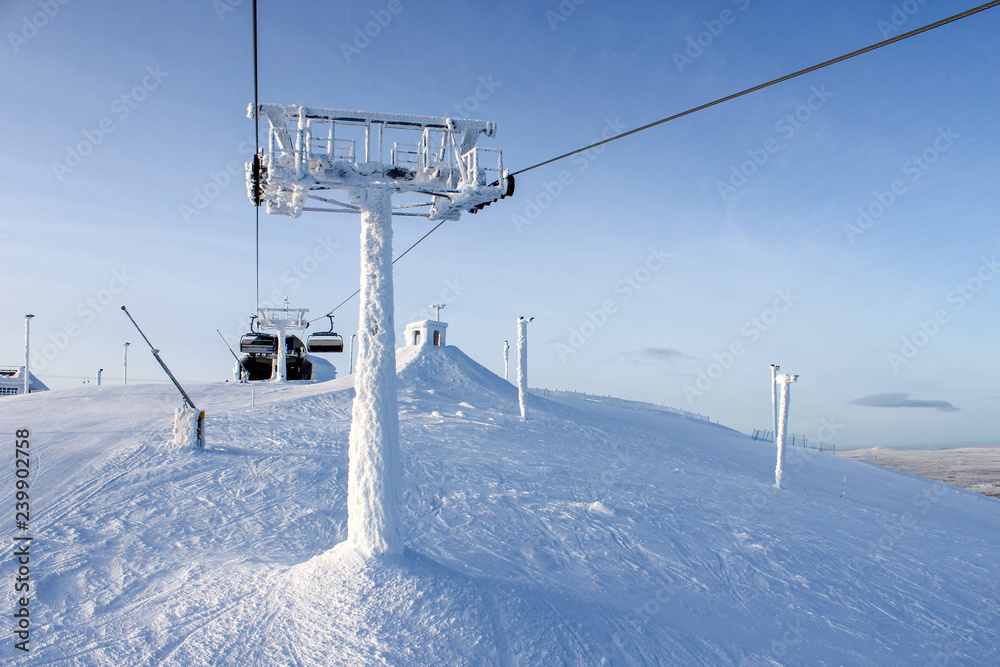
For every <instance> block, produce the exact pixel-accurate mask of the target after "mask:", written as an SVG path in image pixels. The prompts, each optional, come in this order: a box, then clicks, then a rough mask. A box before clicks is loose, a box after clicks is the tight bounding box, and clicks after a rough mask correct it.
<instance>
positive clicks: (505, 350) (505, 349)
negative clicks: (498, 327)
mask: <svg viewBox="0 0 1000 667" xmlns="http://www.w3.org/2000/svg"><path fill="white" fill-rule="evenodd" d="M509 351H510V343H508V342H507V341H504V342H503V379H504V380H506V379H507V355H508V353H509Z"/></svg>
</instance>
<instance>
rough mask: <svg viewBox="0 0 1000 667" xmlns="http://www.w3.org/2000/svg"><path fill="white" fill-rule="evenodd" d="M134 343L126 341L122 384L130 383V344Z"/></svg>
mask: <svg viewBox="0 0 1000 667" xmlns="http://www.w3.org/2000/svg"><path fill="white" fill-rule="evenodd" d="M131 344H132V343H128V342H126V343H125V355H124V358H123V360H122V384H128V346H129V345H131Z"/></svg>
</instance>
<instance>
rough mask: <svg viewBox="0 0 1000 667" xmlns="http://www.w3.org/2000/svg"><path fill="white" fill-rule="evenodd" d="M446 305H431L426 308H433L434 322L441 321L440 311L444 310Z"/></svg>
mask: <svg viewBox="0 0 1000 667" xmlns="http://www.w3.org/2000/svg"><path fill="white" fill-rule="evenodd" d="M446 305H448V304H445V303H432V304H431V305H430V306H428V308H433V309H434V321H435V322H440V321H441V309H442V308H444V307H445V306H446Z"/></svg>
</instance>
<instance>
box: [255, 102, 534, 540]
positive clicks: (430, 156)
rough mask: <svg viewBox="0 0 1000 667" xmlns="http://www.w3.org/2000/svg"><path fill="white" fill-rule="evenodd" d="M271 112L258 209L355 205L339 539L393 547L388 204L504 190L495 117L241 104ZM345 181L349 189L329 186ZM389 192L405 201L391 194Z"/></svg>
mask: <svg viewBox="0 0 1000 667" xmlns="http://www.w3.org/2000/svg"><path fill="white" fill-rule="evenodd" d="M248 115H249V117H250V118H255V119H260V118H266V119H267V121H268V123H269V124H270V129H269V131H268V142H267V152H266V153H265V154H264V155H259V156H255V157H254V160H253V162H250V163H248V164H247V188H248V193H249V195H250V198H251V200H252V201H254V203H255V204H256V205H258V206H259V205H261V203H263V202H266V203H267V212H268V213H273V214H279V215H287V216H290V217H292V218H297V217H299V216H300V215H302V213H303V212H304V211H321V212H330V213H348V214H360V216H361V289H360V293H361V304H360V319H359V336H358V338H359V340H358V368H357V372H356V374H355V384H354V387H355V398H354V405H353V412H352V418H351V433H350V450H349V457H350V464H349V468H350V469H349V476H348V539H349V540H350V541H351V542H352V543H353V544H354V546H355V547H356V548H357V549H359V550H360V551H361V552H362V553H365V554H367V555H374V554H401V553H402V552H403V527H402V521H401V518H400V511H401V509H400V508H401V504H402V464H401V457H400V451H399V410H398V405H397V398H396V359H395V348H396V335H395V326H394V322H393V289H392V216H393V215H398V216H411V217H424V218H427V219H429V220H441V221H444V220H458V219H459V217H461V215H462V213H464V212H469V213H476V212H478V211H479V210H481V209H482V208H483V207H485V206H488V205H489V204H491V203H493V202H495V201H497V200H499V199H502V198H503V197H507V196H510V195H512V194H513V193H514V179H513V177H511V176H510V175H509V174H508V173H507V172H506V171H504V169H503V158H502V156H501V154H500V151H499V150H497V149H495V148H479V147H476V145H475V144H476V141H477V140H478V139H479V135H481V134H484V135H486V136H487V137H492V136H494V134H495V131H496V128H495V126H494V124H493V123H489V122H485V121H480V120H462V119H456V118H439V117H433V116H410V115H404V114H390V113H370V112H366V111H344V110H339V109H320V108H315V107H303V106H287V105H280V104H261V105H259V106H257V107H256V108H254V105H253V104H251V105H250V108H249V114H248ZM334 190H343V191H345V192H346V194H347V201H341V200H338V199H335V198H334V197H333V196H332V195H331V191H334ZM393 195H403V196H404V197H403V199H405V201H400V202H398V203H396V204H395V205H394V204H393V201H392V197H393Z"/></svg>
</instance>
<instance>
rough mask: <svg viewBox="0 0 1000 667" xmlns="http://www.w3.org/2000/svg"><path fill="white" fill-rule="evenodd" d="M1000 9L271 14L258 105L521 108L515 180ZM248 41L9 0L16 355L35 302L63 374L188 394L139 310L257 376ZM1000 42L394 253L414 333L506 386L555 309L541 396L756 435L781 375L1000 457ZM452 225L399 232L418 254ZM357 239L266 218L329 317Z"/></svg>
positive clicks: (756, 104)
mask: <svg viewBox="0 0 1000 667" xmlns="http://www.w3.org/2000/svg"><path fill="white" fill-rule="evenodd" d="M974 4H975V3H972V2H970V3H956V2H948V3H945V2H934V1H932V0H928V1H927V2H924V3H920V2H918V1H917V0H911V1H910V2H909V3H898V2H890V1H867V2H850V1H838V2H808V3H801V2H771V3H764V2H758V1H755V0H739V2H733V1H732V0H718V1H715V2H693V1H682V2H642V1H638V2H633V3H627V4H622V3H613V2H600V1H598V0H586V2H581V3H579V4H576V3H575V2H572V0H566V1H564V2H562V3H559V2H556V0H551V1H539V2H521V1H516V0H515V1H512V2H507V3H502V4H497V3H493V2H490V3H487V2H448V1H442V2H434V3H430V2H417V1H416V0H413V1H407V0H399V2H398V4H396V3H390V2H388V1H385V2H382V1H379V0H376V1H374V2H304V1H303V2H283V3H277V2H268V1H267V0H262V1H261V2H260V9H259V12H260V96H261V101H262V102H277V103H282V104H307V105H311V106H326V107H334V108H345V109H364V110H373V111H392V112H402V113H415V114H430V115H453V116H462V115H464V116H467V117H472V118H482V119H485V120H490V121H494V122H495V123H496V124H497V128H498V131H497V136H496V137H495V138H494V139H486V138H483V139H481V140H480V145H482V146H489V147H498V148H500V149H502V150H503V154H504V161H505V164H506V166H508V167H509V168H510V169H513V170H517V169H521V168H524V167H527V166H530V165H532V164H535V163H537V162H540V161H542V160H544V159H547V158H549V157H553V156H555V155H558V154H560V153H562V152H565V151H567V150H571V149H574V148H577V147H580V146H582V145H585V144H587V143H589V142H590V141H591V140H593V139H596V138H600V137H601V136H602V132H603V133H607V132H609V131H612V130H614V129H619V128H625V129H630V128H634V127H637V126H639V125H642V124H645V123H647V122H650V121H653V120H656V119H658V118H661V117H664V116H667V115H670V114H672V113H676V112H678V111H682V110H684V109H686V108H688V107H691V106H695V105H697V104H701V103H704V102H707V101H710V100H713V99H715V98H718V97H721V96H723V95H726V94H729V93H732V92H735V91H737V90H741V89H743V88H747V87H749V86H752V85H755V84H758V83H761V82H763V81H766V80H769V79H772V78H775V77H778V76H781V75H784V74H787V73H789V72H791V71H794V70H797V69H801V68H803V67H807V66H809V65H812V64H815V63H818V62H820V61H823V60H826V59H828V58H832V57H835V56H837V55H840V54H842V53H846V52H848V51H851V50H854V49H857V48H860V47H862V46H865V45H868V44H870V43H873V42H876V41H879V40H881V39H883V38H884V37H885V36H891V35H893V34H898V33H899V32H900V31H902V30H908V29H911V28H913V27H917V26H919V25H925V24H927V23H931V22H933V21H935V20H938V19H941V18H944V17H945V16H948V15H950V14H954V13H957V12H959V11H961V10H963V9H967V8H970V7H972V6H974ZM904 9H905V10H908V11H910V13H906V12H905V11H903V10H904ZM230 10H231V11H230ZM570 10H572V11H570ZM387 17H388V18H387ZM379 18H381V19H382V22H383V23H385V25H384V26H383V25H379V26H378V29H377V30H376V29H375V28H374V27H373V26H375V25H376V24H375V23H371V22H373V21H377V19H379ZM894 21H895V22H894ZM370 23H371V25H368V24H370ZM896 24H900V25H899V27H897V25H896ZM38 25H41V27H40V28H37V29H36V27H37V26H38ZM250 26H251V23H250V3H249V1H248V0H245V1H243V2H238V1H237V0H220V1H218V2H214V3H213V2H212V1H211V0H202V1H198V2H194V1H186V2H185V1H182V2H173V3H109V2H87V3H84V2H78V1H73V0H69V1H67V2H63V3H60V2H59V1H58V0H53V1H52V2H48V3H47V2H39V1H38V0H35V1H13V2H10V1H9V2H5V3H3V4H2V5H0V37H2V43H0V62H2V63H3V67H0V90H2V91H3V104H2V105H0V114H2V121H3V123H2V127H3V131H2V132H0V155H2V156H3V158H4V159H3V160H0V177H2V178H3V181H4V183H5V184H6V192H7V196H6V197H4V206H3V209H2V213H0V248H2V250H3V256H4V262H3V263H2V266H0V275H2V284H3V299H2V300H0V322H2V326H0V350H4V352H3V358H0V364H6V365H20V363H22V362H21V358H22V354H23V315H24V314H25V313H27V312H32V313H34V314H35V315H36V317H35V319H34V321H33V325H32V333H33V336H32V339H33V345H34V346H35V347H36V349H38V350H39V351H40V352H42V353H43V357H42V361H41V362H40V363H39V364H37V365H36V370H37V371H38V374H39V375H40V376H41V377H42V378H43V379H44V380H45V381H47V382H48V383H49V384H50V386H55V387H59V386H73V385H77V384H79V383H81V382H82V381H83V378H84V377H88V376H89V377H93V376H94V375H95V373H96V369H97V368H99V367H100V368H104V369H105V373H106V375H107V376H108V377H110V378H114V377H115V376H117V377H118V378H120V376H121V370H120V369H121V351H122V344H123V342H124V341H126V340H128V341H132V342H133V344H134V345H133V347H132V348H131V354H130V364H129V374H130V376H131V377H132V378H147V379H150V380H157V381H159V380H160V379H161V372H160V371H159V369H158V368H157V367H156V366H155V362H154V361H153V359H152V358H151V356H150V355H149V353H148V352H147V351H145V350H143V349H142V348H141V347H140V346H138V345H135V343H136V338H137V336H136V334H135V333H134V330H132V329H131V325H130V323H129V322H128V320H127V319H126V318H125V317H124V315H123V314H122V313H121V312H120V311H119V306H120V305H121V304H123V303H124V304H126V305H128V307H129V309H130V311H131V312H132V313H133V314H134V315H135V317H136V318H137V319H138V320H139V321H140V323H141V324H142V325H143V326H144V328H145V329H146V331H147V334H148V335H149V336H150V337H151V338H152V339H153V341H154V343H155V344H156V345H158V346H159V347H160V348H161V349H162V350H163V355H164V358H165V359H166V361H167V362H168V363H169V364H170V365H171V367H172V369H173V370H174V371H175V372H176V374H177V375H178V376H179V377H181V378H183V379H185V380H190V381H196V380H206V381H213V380H224V379H226V378H227V377H228V376H229V373H230V369H231V366H232V358H231V357H230V355H229V353H228V352H227V351H226V350H225V348H224V347H223V346H222V342H221V341H220V340H219V337H218V334H216V331H215V330H216V329H217V328H218V329H220V330H221V331H222V332H223V333H224V334H226V336H227V337H229V338H230V339H234V338H235V337H236V336H237V335H238V334H239V333H240V332H241V331H242V329H243V328H245V324H244V323H245V322H246V320H247V316H248V315H249V313H250V312H251V311H252V310H253V308H254V252H255V248H254V233H253V230H254V221H253V217H254V215H253V214H254V211H253V207H252V206H251V205H250V203H249V202H248V200H247V198H246V191H245V185H244V182H243V176H242V163H243V162H244V161H246V160H247V159H249V153H248V146H249V145H250V142H252V137H253V124H252V121H250V120H248V119H247V118H246V107H247V104H248V103H249V102H251V101H252V95H253V88H252V85H253V81H252V69H251V47H250ZM366 26H367V27H368V29H369V31H370V32H372V33H374V36H373V37H371V38H370V39H369V40H368V41H367V43H366V42H365V41H364V40H361V39H357V41H355V40H356V38H357V37H358V31H359V30H360V31H362V32H363V31H364V30H365V28H366ZM998 29H1000V9H994V10H989V11H987V12H984V13H982V14H979V15H977V16H975V17H972V18H969V19H966V20H964V21H961V22H959V23H957V24H952V25H949V26H946V27H943V28H941V29H938V30H936V31H933V32H931V33H929V34H925V35H921V36H918V37H916V38H913V39H911V40H907V41H905V42H902V43H900V44H896V45H893V46H890V47H888V48H886V49H883V50H880V51H878V52H875V53H872V54H867V55H865V56H862V57H860V58H857V59H854V60H852V61H849V62H847V63H843V64H840V65H837V66H834V67H832V68H828V69H825V70H822V71H820V72H816V73H812V74H810V75H807V76H804V77H801V78H799V79H795V80H793V81H790V82H787V83H784V84H781V85H779V86H776V87H773V88H770V89H768V90H765V91H763V92H760V93H756V94H753V95H752V96H748V97H744V98H741V99H739V100H736V101H733V102H729V103H727V104H725V105H723V106H719V107H716V108H713V109H710V110H707V111H704V112H701V113H698V114H695V115H693V116H690V117H687V118H684V119H681V120H679V121H676V122H673V123H669V124H666V125H663V126H660V127H657V128H654V129H652V130H649V131H646V132H643V133H640V134H638V135H635V136H632V137H629V138H626V139H623V140H621V141H619V142H615V143H613V144H611V145H609V146H607V147H606V148H605V149H603V150H600V151H596V152H594V153H593V154H590V155H587V156H586V157H583V158H577V159H575V160H566V161H563V162H560V163H556V164H553V165H549V166H546V167H543V168H540V169H537V170H534V171H531V172H529V173H526V174H524V175H522V176H521V177H519V179H518V183H517V192H516V194H515V196H514V198H512V199H507V200H503V201H502V202H499V203H497V204H494V205H493V206H491V207H489V208H487V209H485V210H484V211H482V212H481V213H480V214H479V215H477V216H466V217H465V218H463V219H462V220H461V221H459V222H456V223H447V224H446V225H445V226H444V227H442V228H441V229H440V230H438V231H437V232H436V233H435V234H434V235H432V236H431V237H429V238H428V239H427V240H426V241H425V242H424V243H423V244H421V245H420V246H419V247H418V248H417V249H415V250H414V251H413V252H412V253H410V255H408V256H407V257H406V258H405V259H403V260H402V261H401V262H400V263H399V264H397V265H396V274H395V281H396V324H397V327H396V328H397V330H398V331H397V336H398V335H399V333H401V331H402V329H403V327H404V325H405V324H406V322H408V321H410V320H411V319H416V318H423V317H426V316H427V314H428V313H429V311H428V309H427V305H428V304H430V303H434V302H440V301H445V302H447V307H446V309H445V310H444V311H443V318H444V319H445V320H446V321H448V322H449V323H450V328H449V342H450V343H452V344H455V345H458V346H460V347H461V348H462V349H463V350H464V351H465V352H467V353H468V354H470V355H471V356H472V357H473V358H475V359H477V360H478V361H480V362H481V363H483V364H485V365H487V366H488V367H490V368H492V369H493V370H495V371H497V372H502V347H503V341H504V340H505V339H509V340H511V341H513V340H514V339H515V336H516V331H515V320H516V317H517V316H518V315H529V316H534V317H535V318H536V319H535V321H534V322H533V323H532V324H531V326H530V330H529V339H530V342H531V345H530V373H529V378H530V384H531V385H532V386H537V387H548V388H560V389H575V390H579V391H588V392H592V393H599V394H612V395H617V396H623V397H626V398H633V399H638V400H647V401H653V402H657V403H663V404H667V405H672V406H675V407H679V408H684V409H688V410H692V411H694V412H698V413H700V414H706V415H709V416H711V417H712V418H713V419H718V420H720V421H721V422H722V423H723V424H727V425H729V426H732V427H734V428H738V429H740V430H744V431H750V430H752V429H754V428H763V427H766V426H768V425H769V422H770V390H769V386H768V380H769V377H770V369H769V364H770V363H780V364H781V366H782V370H787V371H789V372H792V373H798V374H800V375H801V377H800V379H799V382H798V383H797V384H796V385H794V386H793V389H792V410H791V423H790V428H791V430H792V431H794V432H795V433H801V434H805V435H807V436H808V437H810V438H817V439H824V440H826V441H835V442H837V443H838V445H839V446H851V445H857V446H867V445H876V444H884V445H888V444H894V443H918V442H982V441H995V440H996V439H997V436H996V413H997V408H998V406H1000V388H998V387H997V380H996V378H997V377H998V376H1000V362H998V358H997V355H996V353H995V350H996V344H995V339H996V330H997V324H998V321H997V320H998V318H997V313H998V308H997V306H998V303H1000V280H992V279H993V278H994V277H996V273H997V271H1000V267H997V266H996V264H995V263H994V261H993V258H994V257H996V256H997V255H998V254H1000V253H998V251H1000V247H998V246H1000V243H998V242H1000V232H998V230H997V226H996V211H997V209H998V199H1000V195H998V194H997V191H998V188H997V186H996V165H997V158H996V156H997V154H998V149H1000V128H998V125H997V123H996V120H995V118H996V109H997V108H998V106H1000V104H998V103H1000V99H998V98H1000V93H998V89H997V86H996V80H997V76H998V74H1000V52H998V50H997V49H996V46H995V35H996V34H997V31H998ZM692 43H693V44H696V45H698V46H692ZM359 47H361V48H359ZM79 153H86V155H79V156H78V157H77V155H78V154H79ZM192 211H194V213H192ZM863 212H867V215H868V216H869V217H861V214H862V213H863ZM432 224H433V223H429V222H427V221H421V220H419V219H409V218H404V219H399V220H397V222H396V224H395V247H396V249H397V253H398V252H400V251H401V250H403V249H405V248H406V247H408V246H409V245H410V244H411V243H412V242H413V241H415V240H416V239H417V238H419V236H420V235H422V234H423V233H425V232H426V231H427V230H428V229H429V228H430V227H431V226H432ZM358 233H359V225H358V221H357V219H355V218H350V217H347V216H331V215H325V216H324V215H323V214H308V213H307V214H306V215H304V216H303V217H302V218H300V219H297V220H293V219H290V218H284V217H278V216H263V217H262V223H261V264H260V272H261V294H262V296H264V297H267V296H268V295H271V294H274V295H279V300H280V298H284V297H285V296H288V298H289V299H290V300H291V302H292V305H293V306H298V307H307V308H310V309H311V311H310V314H311V315H313V316H319V315H322V314H323V313H324V312H326V311H327V310H328V309H330V308H331V307H333V306H334V305H336V304H337V303H339V302H340V301H342V300H343V299H344V298H345V297H347V296H348V295H349V294H351V293H352V292H353V291H354V290H355V289H356V288H357V284H358ZM779 311H780V312H779ZM356 327H357V302H356V301H352V302H350V303H349V304H347V305H345V306H344V307H342V308H341V309H340V310H339V311H338V313H337V328H338V330H340V331H341V332H350V331H352V330H354V329H356ZM46 346H48V347H46ZM734 352H735V353H734ZM335 363H338V366H340V367H341V370H342V371H344V370H346V366H347V360H346V355H345V356H344V358H341V359H338V360H336V361H335ZM38 366H40V367H38ZM699 380H700V381H699ZM110 381H114V380H113V379H112V380H110ZM951 408H957V409H951Z"/></svg>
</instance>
